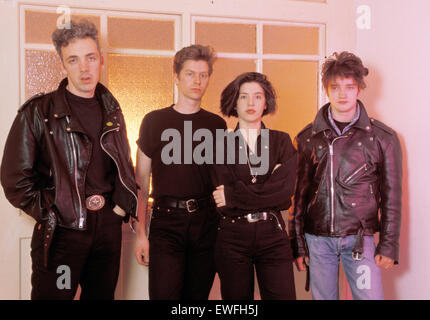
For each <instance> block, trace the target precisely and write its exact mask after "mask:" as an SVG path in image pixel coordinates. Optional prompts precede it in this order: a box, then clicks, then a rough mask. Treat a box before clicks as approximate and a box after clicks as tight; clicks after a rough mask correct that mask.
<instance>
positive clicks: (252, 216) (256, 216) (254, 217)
mask: <svg viewBox="0 0 430 320" xmlns="http://www.w3.org/2000/svg"><path fill="white" fill-rule="evenodd" d="M245 217H246V220H248V222H249V223H254V222H257V221H260V220H267V212H258V213H248V214H247V215H246V216H245Z"/></svg>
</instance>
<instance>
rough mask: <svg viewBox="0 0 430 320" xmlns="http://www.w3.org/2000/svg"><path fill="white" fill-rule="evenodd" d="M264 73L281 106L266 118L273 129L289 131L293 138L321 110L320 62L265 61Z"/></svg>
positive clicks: (267, 123) (266, 121) (265, 120)
mask: <svg viewBox="0 0 430 320" xmlns="http://www.w3.org/2000/svg"><path fill="white" fill-rule="evenodd" d="M264 73H265V74H266V75H267V76H268V78H269V80H270V81H271V82H272V84H273V86H274V87H275V90H276V92H277V96H278V99H277V103H278V109H277V111H276V113H275V114H274V115H269V116H266V117H265V118H264V122H265V123H266V125H268V126H269V127H270V128H273V129H278V130H282V131H286V132H288V133H289V134H290V135H291V137H292V138H294V137H295V136H296V134H297V133H298V132H300V130H302V129H303V128H304V127H305V126H306V125H307V124H308V123H310V122H312V121H313V119H314V118H315V115H316V112H317V110H318V63H317V62H313V61H265V62H264Z"/></svg>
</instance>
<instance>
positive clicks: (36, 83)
mask: <svg viewBox="0 0 430 320" xmlns="http://www.w3.org/2000/svg"><path fill="white" fill-rule="evenodd" d="M65 76H66V75H65V74H64V73H62V71H61V62H60V58H59V57H58V55H57V53H56V52H54V51H42V50H26V51H25V97H26V99H28V98H30V97H31V96H33V95H35V94H36V93H39V92H45V93H46V92H50V91H53V90H56V89H57V88H58V85H59V83H60V81H61V80H62V79H63V78H65Z"/></svg>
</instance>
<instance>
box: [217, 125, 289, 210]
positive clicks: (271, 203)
mask: <svg viewBox="0 0 430 320" xmlns="http://www.w3.org/2000/svg"><path fill="white" fill-rule="evenodd" d="M262 129H265V127H264V124H262ZM228 139H234V142H235V143H234V154H235V158H234V159H235V161H234V164H229V163H227V144H228V143H227V140H228ZM231 141H232V140H230V142H231ZM218 143H219V142H218ZM217 152H218V150H217ZM244 152H247V153H248V157H249V159H250V164H251V168H252V169H253V175H251V172H250V167H249V165H248V162H247V160H246V154H244ZM255 152H256V154H257V156H258V157H261V161H264V160H263V156H262V152H267V154H268V159H269V165H268V170H267V172H266V173H264V174H259V175H257V176H256V182H255V183H252V179H253V177H254V176H255V168H257V167H262V166H261V163H260V164H257V165H255V164H253V161H252V158H253V153H252V152H251V151H250V150H249V148H248V145H247V144H246V142H245V140H244V139H243V137H242V136H241V135H240V133H239V130H238V127H236V130H235V131H232V132H229V133H228V136H227V137H225V138H224V164H219V163H216V164H215V165H213V166H212V180H213V183H214V185H215V186H219V185H224V192H225V198H226V206H224V207H220V208H218V211H219V213H220V214H221V215H225V216H230V217H236V216H241V215H244V214H247V213H251V212H258V211H264V210H269V209H271V210H286V209H288V208H289V207H290V206H291V197H292V195H293V192H294V187H295V182H296V163H297V154H296V149H295V148H294V146H293V144H292V142H291V138H290V136H289V135H288V134H287V133H285V132H282V131H277V130H270V129H269V139H268V141H267V139H264V138H262V135H261V134H260V135H259V136H258V138H257V141H256V148H255ZM240 153H242V160H243V159H245V161H242V162H241V163H239V159H240ZM266 161H267V160H266ZM277 164H280V166H278V167H277V168H276V170H274V168H275V166H276V165H277ZM260 173H261V172H260Z"/></svg>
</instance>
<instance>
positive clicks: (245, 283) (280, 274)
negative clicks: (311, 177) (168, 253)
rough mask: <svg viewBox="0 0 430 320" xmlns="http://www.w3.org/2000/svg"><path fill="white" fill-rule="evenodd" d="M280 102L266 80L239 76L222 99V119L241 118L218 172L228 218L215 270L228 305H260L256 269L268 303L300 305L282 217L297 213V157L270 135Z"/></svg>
mask: <svg viewBox="0 0 430 320" xmlns="http://www.w3.org/2000/svg"><path fill="white" fill-rule="evenodd" d="M275 108H276V97H275V92H274V89H273V87H272V85H271V83H270V82H269V81H268V80H267V78H266V76H265V75H263V74H261V73H256V72H249V73H244V74H242V75H240V76H238V77H237V78H236V79H235V80H234V81H232V82H231V83H230V84H229V85H228V86H227V87H226V88H225V89H224V91H223V92H222V95H221V112H222V113H223V114H224V115H226V116H228V117H230V116H234V117H237V118H238V124H237V126H236V129H235V130H234V131H233V132H229V133H228V134H227V135H226V137H225V141H224V147H225V148H224V153H225V157H224V164H220V163H219V161H217V164H215V165H214V166H213V169H214V172H213V173H214V174H213V179H214V183H215V185H217V186H218V187H217V188H216V190H215V191H214V192H213V196H214V199H215V202H216V204H217V207H218V212H219V213H220V215H221V219H220V225H219V228H218V237H217V242H216V254H215V260H216V266H217V271H218V274H219V276H220V280H221V295H222V298H223V299H225V300H232V299H235V300H251V299H253V298H254V268H255V270H256V273H257V279H258V284H259V288H260V296H261V298H262V299H268V300H278V299H295V297H296V296H295V286H294V277H293V268H292V261H293V258H292V253H291V247H290V241H289V238H288V235H287V232H286V231H285V222H284V220H283V218H282V216H281V213H280V211H281V210H285V209H288V208H289V207H290V205H291V196H292V194H293V191H294V185H295V178H296V174H295V171H296V150H295V149H294V147H293V145H292V143H291V139H290V136H289V135H288V134H287V133H285V132H281V131H276V130H271V129H267V128H266V127H265V126H264V124H263V122H262V117H263V116H264V115H266V114H269V113H273V112H274V111H275Z"/></svg>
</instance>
